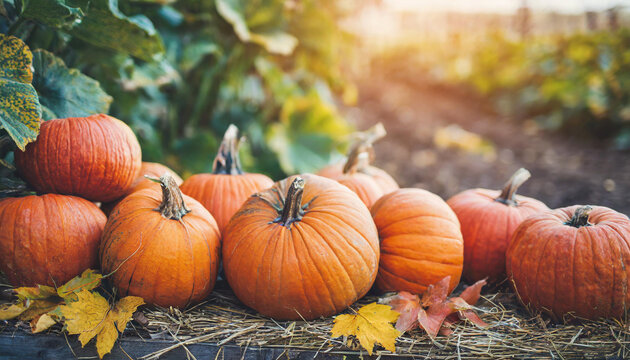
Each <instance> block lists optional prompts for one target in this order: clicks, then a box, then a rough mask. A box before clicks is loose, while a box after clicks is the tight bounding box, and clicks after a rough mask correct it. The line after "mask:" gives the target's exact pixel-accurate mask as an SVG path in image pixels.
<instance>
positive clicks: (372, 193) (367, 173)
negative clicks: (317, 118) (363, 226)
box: [317, 123, 399, 207]
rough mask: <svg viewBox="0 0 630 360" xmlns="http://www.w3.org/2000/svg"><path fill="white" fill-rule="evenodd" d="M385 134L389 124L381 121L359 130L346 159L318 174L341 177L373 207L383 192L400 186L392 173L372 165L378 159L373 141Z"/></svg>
mask: <svg viewBox="0 0 630 360" xmlns="http://www.w3.org/2000/svg"><path fill="white" fill-rule="evenodd" d="M385 134H386V132H385V128H384V127H383V125H382V124H381V123H378V124H376V125H374V126H373V127H371V128H370V129H368V130H366V131H365V132H359V133H357V134H356V135H355V136H356V141H355V142H354V143H353V144H352V146H351V147H350V150H349V151H348V157H347V159H346V161H345V162H343V163H339V164H333V165H329V166H327V167H324V168H323V169H321V170H320V171H318V172H317V175H319V176H324V177H327V178H330V179H334V180H337V181H339V182H340V183H342V184H344V185H346V186H348V187H349V188H350V190H352V191H354V192H356V193H357V194H358V195H359V197H360V198H361V200H363V202H364V203H365V204H366V205H367V206H368V207H370V206H371V205H372V204H373V203H374V201H376V200H377V199H378V198H379V197H381V196H382V195H384V194H388V193H390V192H392V191H394V190H396V189H398V188H399V186H398V183H397V182H396V180H394V178H392V177H391V175H389V174H388V173H387V172H385V171H384V170H382V169H379V168H377V167H374V166H371V165H370V162H372V161H373V160H374V148H373V147H372V144H373V143H374V142H375V141H377V140H378V139H380V138H382V137H383V136H385ZM377 188H378V189H377ZM379 190H380V191H379Z"/></svg>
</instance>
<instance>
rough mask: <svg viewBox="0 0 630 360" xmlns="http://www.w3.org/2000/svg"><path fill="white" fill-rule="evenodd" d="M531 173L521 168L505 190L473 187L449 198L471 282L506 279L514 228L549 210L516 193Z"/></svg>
mask: <svg viewBox="0 0 630 360" xmlns="http://www.w3.org/2000/svg"><path fill="white" fill-rule="evenodd" d="M530 176H531V175H530V173H529V171H527V170H525V169H523V168H521V169H519V170H517V171H516V172H515V173H514V175H512V177H511V178H510V179H509V180H508V181H507V182H506V183H505V186H504V187H503V190H502V191H494V190H488V189H471V190H466V191H463V192H461V193H459V194H457V195H455V196H453V197H452V198H450V199H448V201H447V203H448V204H449V206H450V207H451V208H452V209H453V211H455V214H456V215H457V218H458V219H459V223H460V224H461V230H462V235H463V236H464V272H463V277H464V279H466V280H467V281H468V282H470V283H473V282H476V281H479V280H481V279H484V278H488V280H489V281H490V282H495V283H496V282H499V281H502V280H504V279H505V250H506V249H507V247H508V244H509V242H510V239H511V237H512V234H513V233H514V230H516V228H517V227H518V226H519V225H520V223H521V222H522V221H523V220H525V219H526V218H527V217H528V216H530V215H533V214H536V213H539V212H542V211H546V210H549V208H548V207H547V205H545V204H544V203H542V202H541V201H538V200H536V199H532V198H529V197H525V196H518V195H516V190H517V189H518V188H519V187H520V186H521V185H522V184H523V183H524V182H525V181H527V179H529V177H530Z"/></svg>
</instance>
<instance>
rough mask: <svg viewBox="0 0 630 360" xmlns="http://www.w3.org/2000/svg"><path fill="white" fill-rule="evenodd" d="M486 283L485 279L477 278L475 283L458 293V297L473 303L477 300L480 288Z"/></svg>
mask: <svg viewBox="0 0 630 360" xmlns="http://www.w3.org/2000/svg"><path fill="white" fill-rule="evenodd" d="M486 284H487V282H486V279H483V280H479V281H477V282H476V283H474V284H472V285H470V286H469V287H467V288H465V289H464V291H462V293H461V294H460V295H459V297H460V298H462V299H464V301H466V302H467V303H468V304H470V305H475V304H476V303H477V301H479V297H480V296H481V288H482V287H484V286H485V285H486Z"/></svg>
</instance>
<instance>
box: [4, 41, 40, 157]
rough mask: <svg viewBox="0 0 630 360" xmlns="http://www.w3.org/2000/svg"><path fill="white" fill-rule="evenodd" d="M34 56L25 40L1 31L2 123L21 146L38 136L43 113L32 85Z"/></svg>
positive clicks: (21, 147)
mask: <svg viewBox="0 0 630 360" xmlns="http://www.w3.org/2000/svg"><path fill="white" fill-rule="evenodd" d="M32 60H33V55H32V53H31V51H30V50H29V49H28V47H27V46H26V44H24V42H22V40H20V39H18V38H16V37H13V36H6V35H3V34H0V127H1V128H4V129H5V130H6V131H7V133H9V136H11V138H12V139H13V141H14V142H15V144H16V145H17V146H18V147H19V148H20V149H21V150H24V149H25V147H26V144H28V143H30V142H32V141H35V139H36V138H37V134H38V133H39V124H40V118H41V113H42V110H41V107H40V105H39V100H38V97H37V92H36V91H35V89H34V88H33V86H32V85H31V81H32V80H33V70H32Z"/></svg>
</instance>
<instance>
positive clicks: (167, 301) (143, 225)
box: [100, 174, 220, 308]
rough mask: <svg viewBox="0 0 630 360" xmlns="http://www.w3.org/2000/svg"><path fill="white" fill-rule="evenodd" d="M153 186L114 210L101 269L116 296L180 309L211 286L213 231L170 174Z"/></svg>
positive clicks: (215, 255)
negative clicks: (117, 292) (130, 297)
mask: <svg viewBox="0 0 630 360" xmlns="http://www.w3.org/2000/svg"><path fill="white" fill-rule="evenodd" d="M159 182H160V187H161V191H160V190H158V189H155V188H148V189H144V190H140V191H136V192H134V193H132V194H130V195H129V196H127V197H126V198H124V199H123V200H122V201H121V202H120V204H118V206H116V208H114V211H113V212H112V214H111V215H110V216H109V219H108V220H107V224H106V225H105V230H104V232H103V239H102V242H101V248H100V259H101V267H102V269H103V272H104V273H112V272H113V274H112V275H111V277H110V279H111V282H112V284H113V285H114V286H116V287H117V288H118V291H119V293H120V294H121V295H122V296H126V295H135V296H140V297H142V298H143V299H144V300H145V301H146V302H147V303H150V304H155V305H159V306H164V307H168V306H174V307H178V308H183V307H186V306H188V305H191V304H195V303H198V302H200V301H201V300H203V299H205V298H206V297H207V296H208V295H209V294H210V292H211V291H212V288H213V287H214V284H215V281H216V277H217V272H218V268H219V252H220V235H219V229H218V227H217V224H216V222H215V221H214V219H213V218H212V215H210V213H208V210H206V209H205V208H204V207H203V206H202V205H201V204H200V203H198V202H197V201H196V200H194V199H193V198H191V197H189V196H186V195H183V194H182V193H181V191H180V190H179V188H178V187H177V183H176V182H175V179H174V178H173V177H172V176H171V175H169V174H164V175H163V176H162V177H161V178H160V179H159Z"/></svg>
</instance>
